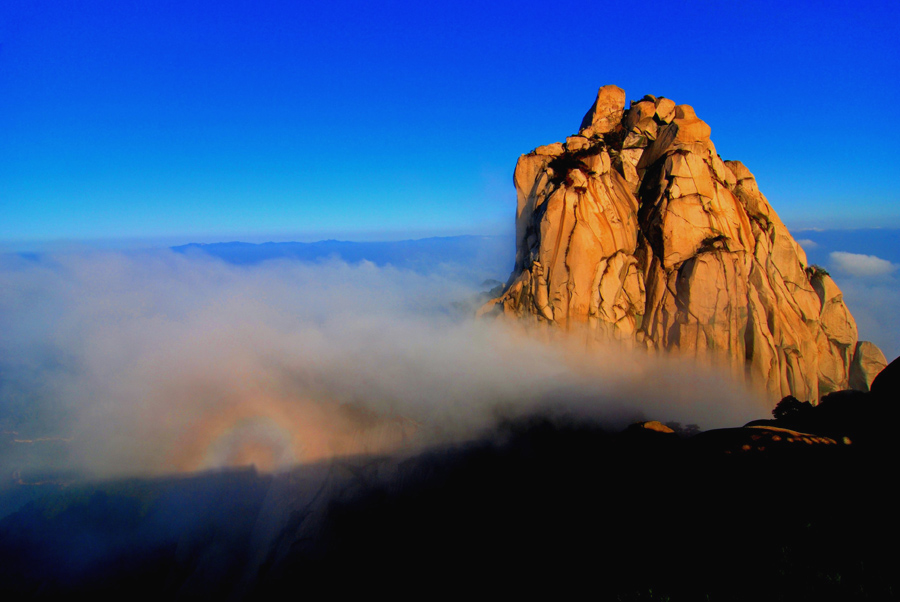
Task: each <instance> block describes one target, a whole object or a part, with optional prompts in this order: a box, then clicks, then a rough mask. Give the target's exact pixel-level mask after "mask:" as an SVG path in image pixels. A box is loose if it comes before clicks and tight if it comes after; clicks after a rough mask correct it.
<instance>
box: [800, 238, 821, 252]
mask: <svg viewBox="0 0 900 602" xmlns="http://www.w3.org/2000/svg"><path fill="white" fill-rule="evenodd" d="M797 244H798V245H800V246H801V247H803V249H804V250H807V251H808V250H810V249H815V248H816V247H818V246H819V243H817V242H816V241H814V240H810V239H808V238H803V239H800V240H798V241H797Z"/></svg>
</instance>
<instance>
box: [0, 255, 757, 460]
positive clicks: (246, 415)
mask: <svg viewBox="0 0 900 602" xmlns="http://www.w3.org/2000/svg"><path fill="white" fill-rule="evenodd" d="M0 261H2V263H0V285H2V288H3V290H5V291H8V293H7V294H4V295H3V296H2V298H0V329H2V331H3V332H4V333H5V336H4V337H3V339H2V341H0V366H2V371H3V380H2V385H0V386H2V396H3V399H4V404H3V407H2V414H0V421H2V423H0V426H2V430H3V431H4V437H6V438H7V439H8V440H9V441H10V442H11V443H10V445H9V446H7V449H8V450H9V451H8V452H7V453H6V454H5V456H4V457H0V462H2V464H3V466H2V468H3V469H4V471H5V472H6V473H7V474H9V473H10V472H13V471H21V470H77V471H81V472H85V473H87V474H91V475H97V476H103V475H123V474H163V473H171V472H183V471H192V470H201V469H208V468H218V467H223V466H233V465H246V464H254V465H256V466H257V467H258V468H261V469H278V468H284V467H287V466H289V465H291V464H294V463H302V462H308V461H315V460H321V459H325V458H329V457H333V456H340V455H344V454H359V453H385V452H392V451H398V450H403V449H407V450H412V449H415V448H418V447H421V446H423V445H429V444H433V443H440V442H448V441H458V440H464V439H467V438H471V437H475V436H479V435H480V434H481V433H483V432H485V431H487V430H489V429H491V428H492V427H493V426H495V425H496V423H497V421H498V420H502V419H505V418H515V417H517V416H523V415H526V414H528V413H530V412H534V411H551V412H556V413H560V414H571V415H574V416H577V417H584V418H588V419H596V420H604V421H613V422H615V421H618V422H623V421H628V420H630V419H634V418H635V417H640V416H647V417H648V418H653V419H659V420H664V421H665V420H676V421H680V422H683V423H697V424H700V425H701V426H702V427H704V428H714V427H718V426H728V425H734V424H738V423H743V422H746V421H747V420H750V419H752V418H756V417H759V416H760V415H762V414H764V413H765V412H766V408H765V406H764V405H762V404H761V402H760V400H758V399H757V398H755V397H754V396H753V395H752V394H751V393H749V392H747V391H744V390H743V389H741V388H740V387H738V386H736V384H735V383H733V382H731V381H730V380H728V379H727V378H726V377H724V376H722V375H721V374H717V373H715V372H714V371H707V370H703V369H700V368H697V367H691V366H690V365H689V364H687V363H685V362H682V361H678V360H676V359H674V358H665V357H659V356H652V355H648V354H645V353H640V354H627V353H623V352H622V351H621V350H620V349H610V350H596V351H594V352H592V353H590V354H586V353H584V348H583V346H581V345H580V344H579V343H578V342H577V340H574V339H573V340H568V339H564V338H559V339H557V340H553V341H546V340H544V341H542V340H538V339H536V338H534V337H531V336H527V335H526V334H525V333H523V332H522V331H521V330H519V329H518V328H517V327H515V326H514V325H511V324H509V323H507V322H504V321H493V320H475V319H474V318H472V315H473V313H474V309H475V307H477V294H478V292H479V291H478V285H477V284H475V285H473V283H472V281H471V278H469V277H468V276H466V277H464V276H463V274H465V270H461V269H460V266H459V265H455V264H453V262H452V258H448V261H447V262H446V263H444V264H441V263H440V262H438V263H436V264H435V266H434V269H433V270H431V271H429V272H427V273H422V272H421V271H414V270H409V269H398V268H396V267H393V266H391V265H382V266H377V265H375V264H373V263H371V262H367V261H360V262H356V263H347V262H344V261H342V260H340V259H339V258H334V257H333V258H330V259H325V260H321V261H316V262H302V261H296V260H289V259H278V260H272V261H263V262H260V263H257V264H254V265H246V266H238V265H232V264H229V263H226V262H224V261H222V260H219V259H216V258H214V257H211V256H209V255H207V254H204V253H199V252H198V253H194V252H188V253H184V254H182V253H176V252H173V251H170V250H158V251H142V252H138V253H124V252H108V251H81V252H77V253H66V254H59V255H53V256H42V257H39V258H38V259H27V258H21V257H16V256H5V257H4V258H3V259H2V260H0ZM498 276H500V277H504V276H505V274H498ZM38 439H45V440H50V441H42V442H38V441H37V440H38ZM53 440H65V441H64V442H61V443H59V444H58V445H56V446H55V447H53V450H52V451H46V452H42V451H41V450H42V449H44V448H46V449H48V450H49V449H50V448H49V447H47V446H50V445H55V444H54V443H53ZM29 442H31V443H29Z"/></svg>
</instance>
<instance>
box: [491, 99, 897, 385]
mask: <svg viewBox="0 0 900 602" xmlns="http://www.w3.org/2000/svg"><path fill="white" fill-rule="evenodd" d="M514 181H515V186H516V191H517V195H518V207H517V210H516V264H515V268H514V269H513V272H512V274H511V276H510V279H509V281H508V283H507V286H506V289H505V290H504V292H503V294H502V295H501V296H500V297H498V298H497V299H494V300H492V301H490V302H489V303H488V304H486V305H485V306H484V307H483V308H482V309H481V310H480V313H481V314H495V313H502V314H507V315H512V316H517V317H520V318H524V319H525V320H527V321H531V322H533V323H538V324H545V325H552V326H556V327H559V328H562V329H566V330H575V329H585V330H586V331H587V332H588V333H589V336H590V337H591V338H592V339H595V340H601V341H607V340H615V341H621V342H622V343H623V344H625V345H627V346H639V347H646V348H649V349H660V350H668V351H678V352H680V353H683V354H687V355H689V356H694V357H696V358H698V359H703V360H715V361H718V362H723V361H724V362H725V363H726V364H727V365H729V366H730V368H731V370H732V372H734V373H735V374H737V375H743V376H745V377H746V378H747V379H748V380H749V381H751V382H752V383H754V384H755V385H756V386H758V387H760V388H762V389H763V390H765V391H766V392H767V394H768V396H769V397H770V398H771V399H772V400H773V402H774V401H776V400H778V399H781V398H782V397H784V396H786V395H794V396H795V397H797V398H799V399H809V400H812V401H816V400H818V399H819V397H821V396H822V395H824V394H827V393H829V392H831V391H837V390H840V389H845V388H847V387H848V386H849V385H850V377H851V367H852V369H853V371H854V376H855V377H856V378H854V382H856V383H866V384H868V383H871V380H872V378H874V375H875V374H876V373H877V372H878V369H880V368H879V360H878V359H877V356H878V355H879V354H880V352H877V348H875V349H874V350H873V349H872V347H874V345H871V344H868V343H867V344H866V345H861V346H858V345H857V343H858V340H857V329H856V322H855V321H854V319H853V316H851V315H850V312H849V310H848V309H847V307H846V305H844V302H843V297H842V295H841V291H840V289H839V288H838V287H837V285H836V284H835V283H834V281H833V280H832V279H831V277H830V276H829V275H828V274H827V273H825V272H824V271H823V270H820V269H817V268H815V267H814V266H808V265H807V260H806V254H805V253H804V251H803V249H802V248H800V246H799V245H798V244H797V242H796V241H795V240H794V239H793V238H792V237H791V235H790V233H789V232H788V230H787V228H786V227H785V225H784V224H783V223H782V221H781V220H780V219H779V218H778V215H777V214H776V213H775V211H774V210H773V209H772V207H771V205H769V202H768V201H767V200H766V197H765V196H764V195H763V194H762V193H761V192H760V191H759V189H758V187H757V185H756V180H755V179H754V177H753V174H752V173H750V170H748V169H747V168H746V167H745V166H744V165H743V164H742V163H741V162H739V161H723V160H722V158H721V157H719V155H718V154H717V153H716V149H715V146H714V145H713V143H712V141H711V140H710V127H709V126H708V125H707V124H706V123H704V122H703V121H702V120H700V119H699V118H698V117H697V116H696V114H695V113H694V110H693V108H691V107H690V106H688V105H676V104H675V103H674V102H673V101H672V100H669V99H667V98H656V97H654V96H645V97H644V98H643V99H642V100H640V101H637V102H634V101H632V102H631V103H630V107H629V108H627V109H626V108H625V92H624V91H623V90H622V89H621V88H618V87H616V86H604V87H602V88H600V92H599V93H598V96H597V100H596V101H595V102H594V104H593V105H592V106H591V108H590V109H589V111H588V113H587V114H586V115H585V117H584V120H583V121H582V124H581V129H580V131H579V133H578V135H575V136H570V137H568V138H566V142H565V143H559V142H557V143H554V144H550V145H547V146H541V147H538V148H536V149H535V150H533V151H532V152H530V153H528V154H526V155H522V156H521V157H520V158H519V161H518V163H517V165H516V170H515V176H514ZM860 352H862V353H864V354H865V356H866V357H865V358H862V357H860V358H855V355H857V354H858V353H860ZM876 352H877V353H876ZM882 357H883V356H882ZM873 358H874V359H873ZM881 362H883V360H881ZM880 365H881V366H883V363H882V364H880ZM867 370H868V372H867ZM869 372H871V374H869Z"/></svg>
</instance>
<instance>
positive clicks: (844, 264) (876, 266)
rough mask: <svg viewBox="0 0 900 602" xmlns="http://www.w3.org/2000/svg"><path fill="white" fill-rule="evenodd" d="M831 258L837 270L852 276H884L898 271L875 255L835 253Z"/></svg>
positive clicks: (894, 266)
mask: <svg viewBox="0 0 900 602" xmlns="http://www.w3.org/2000/svg"><path fill="white" fill-rule="evenodd" d="M829 257H830V258H831V264H832V266H834V268H835V269H836V270H838V271H840V272H844V273H845V274H849V275H851V276H882V275H884V274H890V273H891V272H893V271H895V270H896V269H897V266H896V265H894V264H893V263H891V262H890V261H888V260H886V259H881V258H880V257H875V256H874V255H862V254H859V253H845V252H843V251H835V252H833V253H831V254H830V255H829Z"/></svg>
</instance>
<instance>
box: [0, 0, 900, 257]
mask: <svg viewBox="0 0 900 602" xmlns="http://www.w3.org/2000/svg"><path fill="white" fill-rule="evenodd" d="M898 12H900V9H898V8H897V4H896V3H895V2H863V3H857V4H855V5H853V6H850V5H849V3H846V2H815V3H776V2H753V3H741V4H740V5H738V3H730V2H711V1H710V2H687V3H681V4H679V3H673V2H652V1H648V2H641V3H630V4H629V3H602V2H598V3H586V2H566V1H562V2H554V3H547V2H540V3H528V2H521V1H519V2H494V3H490V6H482V5H481V3H478V4H476V3H439V4H438V5H436V6H431V5H426V3H422V2H379V3H362V2H346V1H342V0H338V1H332V2H327V3H296V2H229V1H224V2H223V1H216V2H211V1H205V0H202V1H201V0H180V1H178V2H169V1H156V2H123V1H121V0H115V1H108V2H106V1H90V0H82V1H79V2H74V1H71V2H70V1H63V0H55V1H41V0H6V1H5V2H4V3H3V4H2V6H0V132H2V134H0V243H3V244H5V245H12V246H16V245H19V244H22V243H23V241H46V240H56V239H71V240H95V239H109V238H151V239H160V240H161V239H165V240H166V241H167V242H170V243H172V244H177V243H185V242H190V241H198V240H202V241H214V240H226V239H229V240H230V239H235V238H237V239H243V240H268V239H275V240H287V239H295V240H316V239H320V238H327V237H336V238H346V239H379V238H409V237H417V236H428V235H444V234H462V233H478V234H490V233H506V232H507V231H509V230H510V229H511V227H512V220H513V213H514V208H515V201H514V198H515V196H514V191H513V188H512V183H511V180H512V177H511V176H512V170H513V167H514V165H515V161H516V158H517V157H518V156H519V155H520V154H522V153H524V152H528V151H529V150H531V149H532V148H534V147H535V146H538V145H541V144H546V143H549V142H553V141H557V140H561V139H563V138H564V137H565V136H566V135H568V134H571V133H573V132H574V131H575V130H576V129H577V126H578V124H579V123H580V120H581V117H582V115H583V114H584V112H585V111H586V109H587V108H588V106H589V105H590V103H591V101H592V99H593V96H594V95H595V94H596V90H597V88H598V87H599V86H601V85H603V84H609V83H614V84H617V85H619V86H621V87H623V88H625V90H626V92H627V94H628V96H629V98H633V99H637V98H640V97H641V96H643V95H644V94H646V93H653V94H657V95H664V96H668V97H670V98H673V99H675V101H676V102H679V103H687V104H691V105H693V106H694V107H695V109H696V110H697V113H698V115H699V116H700V117H701V118H702V119H704V120H705V121H707V122H708V123H709V124H710V126H711V127H712V138H713V141H714V142H715V144H716V146H717V149H718V150H719V153H720V154H721V155H722V156H723V157H724V158H726V159H740V160H742V161H743V162H744V163H745V164H746V165H747V166H748V167H749V168H750V169H751V171H753V172H754V173H755V174H756V175H757V178H758V180H759V182H760V187H761V189H762V190H763V192H764V193H765V194H766V195H767V196H768V197H769V200H770V201H771V202H772V204H773V205H774V207H775V209H776V210H777V211H778V212H779V213H780V215H781V216H782V217H783V218H784V220H785V221H786V222H787V223H788V225H789V226H791V227H793V228H809V227H818V228H838V227H840V228H846V227H874V226H882V227H900V203H898V201H900V193H898V188H897V185H896V175H897V173H898V172H897V167H896V166H897V164H898V159H900V151H898V147H897V145H896V142H895V141H894V140H893V136H892V135H891V133H890V132H891V128H892V126H891V125H890V124H891V123H892V122H893V121H894V113H895V112H896V111H895V109H894V104H895V102H896V98H898V97H900V77H898V76H897V74H898V73H900V44H898V43H897V39H900V26H898V21H897V16H898Z"/></svg>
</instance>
